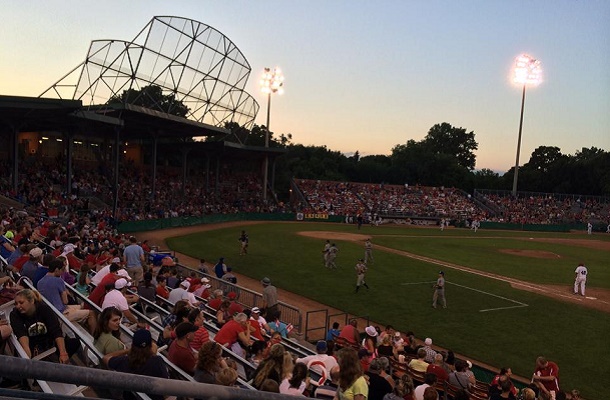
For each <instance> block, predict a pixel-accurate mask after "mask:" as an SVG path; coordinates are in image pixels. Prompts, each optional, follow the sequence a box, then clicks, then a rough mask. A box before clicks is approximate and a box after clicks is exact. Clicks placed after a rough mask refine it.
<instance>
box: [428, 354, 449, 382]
mask: <svg viewBox="0 0 610 400" xmlns="http://www.w3.org/2000/svg"><path fill="white" fill-rule="evenodd" d="M443 364H445V362H444V360H443V355H442V354H440V353H437V354H436V355H435V356H434V362H433V363H432V364H430V365H428V369H426V372H430V373H433V374H434V375H436V378H437V381H438V382H445V381H447V379H449V374H448V373H447V371H446V370H445V368H443Z"/></svg>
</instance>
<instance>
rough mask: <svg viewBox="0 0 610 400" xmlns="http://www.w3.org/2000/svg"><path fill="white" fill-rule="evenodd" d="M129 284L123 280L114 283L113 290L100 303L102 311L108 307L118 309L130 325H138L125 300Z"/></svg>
mask: <svg viewBox="0 0 610 400" xmlns="http://www.w3.org/2000/svg"><path fill="white" fill-rule="evenodd" d="M130 285H131V283H129V282H127V280H126V279H125V278H121V279H119V280H117V281H116V282H115V283H114V289H112V290H111V291H109V292H108V293H106V296H105V297H104V301H103V302H102V309H105V308H108V307H116V308H117V309H119V310H120V311H121V312H122V313H123V316H124V317H125V318H127V319H128V320H129V322H131V323H132V324H137V323H138V318H137V317H136V316H135V315H133V313H132V312H131V310H130V309H129V301H128V300H127V298H126V296H125V295H126V293H127V288H128V287H129V286H130Z"/></svg>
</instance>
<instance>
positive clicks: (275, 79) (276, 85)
mask: <svg viewBox="0 0 610 400" xmlns="http://www.w3.org/2000/svg"><path fill="white" fill-rule="evenodd" d="M260 84H261V91H262V92H263V93H265V94H267V126H266V129H265V148H268V147H269V132H270V130H269V124H270V120H271V94H272V93H277V94H283V93H284V75H282V71H281V70H280V69H279V68H278V67H275V68H273V69H271V68H265V69H264V70H263V75H262V77H261V82H260ZM268 174H269V155H268V154H265V166H264V173H263V201H265V202H266V201H267V181H268Z"/></svg>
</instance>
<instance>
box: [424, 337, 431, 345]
mask: <svg viewBox="0 0 610 400" xmlns="http://www.w3.org/2000/svg"><path fill="white" fill-rule="evenodd" d="M424 343H425V344H426V346H430V345H431V344H432V339H430V338H426V340H424Z"/></svg>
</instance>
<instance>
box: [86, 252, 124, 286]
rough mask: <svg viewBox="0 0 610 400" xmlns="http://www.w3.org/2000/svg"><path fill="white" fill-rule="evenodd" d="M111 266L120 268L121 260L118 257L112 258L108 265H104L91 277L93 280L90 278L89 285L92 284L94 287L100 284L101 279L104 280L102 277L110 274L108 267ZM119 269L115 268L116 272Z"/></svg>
mask: <svg viewBox="0 0 610 400" xmlns="http://www.w3.org/2000/svg"><path fill="white" fill-rule="evenodd" d="M112 264H116V265H117V266H119V267H120V265H121V259H120V258H119V257H115V258H113V259H112V261H111V262H110V264H108V265H105V266H104V267H102V268H101V269H100V270H99V271H97V273H96V274H95V275H94V276H93V278H91V283H92V284H94V285H95V286H98V285H99V284H100V283H101V282H102V279H104V277H105V276H106V275H108V274H109V273H110V272H111V271H110V267H111V266H112ZM119 269H120V268H116V270H117V271H118V270H119Z"/></svg>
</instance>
